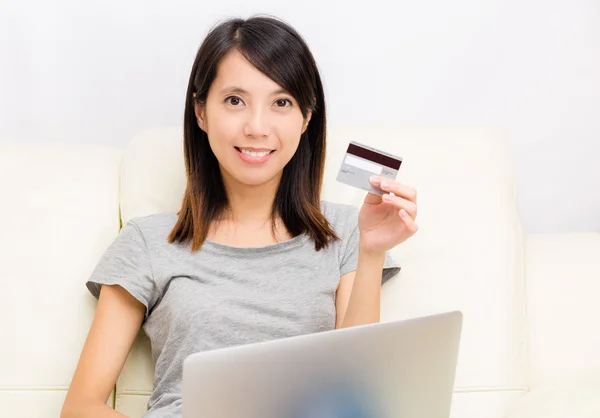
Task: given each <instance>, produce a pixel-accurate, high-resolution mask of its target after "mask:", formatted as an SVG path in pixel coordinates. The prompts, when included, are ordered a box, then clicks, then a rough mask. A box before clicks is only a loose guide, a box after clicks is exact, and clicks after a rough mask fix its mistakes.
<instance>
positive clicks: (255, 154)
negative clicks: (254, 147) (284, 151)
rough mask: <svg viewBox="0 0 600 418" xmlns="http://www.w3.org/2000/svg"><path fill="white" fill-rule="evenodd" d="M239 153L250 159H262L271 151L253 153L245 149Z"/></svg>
mask: <svg viewBox="0 0 600 418" xmlns="http://www.w3.org/2000/svg"><path fill="white" fill-rule="evenodd" d="M241 151H242V154H245V155H249V156H250V157H254V158H262V157H264V156H265V155H269V154H270V153H271V151H262V152H255V151H250V150H247V149H242V150H241Z"/></svg>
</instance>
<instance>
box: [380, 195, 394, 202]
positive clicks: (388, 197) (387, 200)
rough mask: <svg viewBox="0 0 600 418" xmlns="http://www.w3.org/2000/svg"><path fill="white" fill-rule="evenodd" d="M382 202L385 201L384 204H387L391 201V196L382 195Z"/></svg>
mask: <svg viewBox="0 0 600 418" xmlns="http://www.w3.org/2000/svg"><path fill="white" fill-rule="evenodd" d="M382 198H383V200H385V201H386V202H389V201H390V200H392V196H390V195H389V194H384V195H383V196H382Z"/></svg>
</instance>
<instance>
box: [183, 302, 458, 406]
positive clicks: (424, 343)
mask: <svg viewBox="0 0 600 418" xmlns="http://www.w3.org/2000/svg"><path fill="white" fill-rule="evenodd" d="M461 329H462V314H461V313H460V312H448V313H443V314H438V315H432V316H426V317H420V318H414V319H408V320H404V321H395V322H386V323H378V324H370V325H363V326H359V327H353V328H346V329H340V330H334V331H327V332H321V333H316V334H310V335H303V336H298V337H291V338H285V339H279V340H274V341H268V342H263V343H257V344H250V345H244V346H238V347H232V348H225V349H219V350H214V351H208V352H204V353H197V354H192V355H190V356H189V357H188V358H187V359H186V360H185V362H184V365H183V417H184V418H448V416H449V415H450V404H451V399H452V389H453V386H454V377H455V370H456V362H457V356H458V349H459V340H460V334H461Z"/></svg>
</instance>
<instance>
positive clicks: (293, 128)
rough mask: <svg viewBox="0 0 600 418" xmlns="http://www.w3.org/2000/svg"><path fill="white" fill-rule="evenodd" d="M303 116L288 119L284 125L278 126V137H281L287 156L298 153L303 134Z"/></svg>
mask: <svg viewBox="0 0 600 418" xmlns="http://www.w3.org/2000/svg"><path fill="white" fill-rule="evenodd" d="M302 123H303V119H302V116H300V117H294V118H287V119H286V120H285V122H284V123H281V124H280V125H279V126H278V130H277V131H278V132H277V136H278V137H279V139H280V141H281V143H282V146H283V148H285V151H286V154H290V158H291V155H293V154H294V152H296V149H297V148H298V144H299V143H300V135H301V134H302Z"/></svg>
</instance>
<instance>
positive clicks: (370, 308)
mask: <svg viewBox="0 0 600 418" xmlns="http://www.w3.org/2000/svg"><path fill="white" fill-rule="evenodd" d="M384 261H385V253H383V254H368V253H366V252H365V251H363V250H362V249H359V253H358V266H357V269H356V276H355V277H354V284H353V286H352V292H351V294H350V300H349V301H348V307H347V309H346V313H345V315H344V319H343V322H342V326H341V328H348V327H353V326H357V325H365V324H371V323H374V322H379V318H380V310H381V275H382V272H383V263H384Z"/></svg>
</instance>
